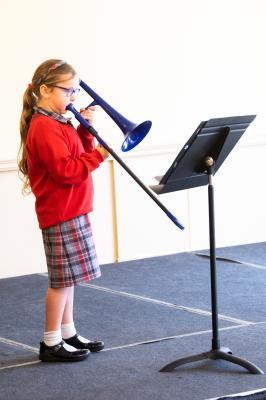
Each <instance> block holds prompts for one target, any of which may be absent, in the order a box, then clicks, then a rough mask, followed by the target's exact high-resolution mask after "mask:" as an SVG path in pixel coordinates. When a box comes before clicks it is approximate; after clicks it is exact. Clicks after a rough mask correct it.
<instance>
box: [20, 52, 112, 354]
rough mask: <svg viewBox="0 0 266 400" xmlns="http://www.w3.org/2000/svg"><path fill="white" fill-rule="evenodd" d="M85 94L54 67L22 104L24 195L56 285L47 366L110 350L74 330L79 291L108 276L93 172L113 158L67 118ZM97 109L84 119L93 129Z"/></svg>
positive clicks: (41, 74)
mask: <svg viewBox="0 0 266 400" xmlns="http://www.w3.org/2000/svg"><path fill="white" fill-rule="evenodd" d="M78 86H79V78H78V76H77V73H76V72H75V70H74V69H73V68H72V67H71V65H69V64H67V63H66V62H65V61H62V60H57V59H52V60H47V61H45V62H43V63H42V64H41V65H40V66H39V67H38V68H37V70H36V71H35V73H34V75H33V78H32V82H31V83H30V84H29V85H28V87H27V89H26V91H25V93H24V97H23V111H22V115H21V120H20V133H21V145H20V153H19V154H20V159H19V170H20V171H21V172H22V174H23V176H24V187H23V191H24V192H27V191H29V189H30V188H31V190H32V192H33V194H34V195H35V198H36V203H35V209H36V213H37V217H38V221H39V226H40V228H41V230H42V236H43V243H44V250H45V255H46V260H47V267H48V277H49V287H48V289H47V294H46V302H45V310H46V312H45V332H44V338H43V341H42V342H41V343H40V353H39V359H40V360H42V361H79V360H83V359H85V358H86V357H87V356H88V354H89V352H90V351H91V352H96V351H100V350H102V349H103V347H104V344H103V342H101V341H96V340H94V341H91V340H88V339H85V338H84V337H82V336H80V335H78V334H77V332H76V329H75V325H74V322H73V299H74V285H76V284H77V283H78V282H81V281H89V280H90V279H94V278H97V277H99V276H100V275H101V271H100V267H99V265H98V262H97V257H96V253H95V248H94V242H93V237H92V232H91V225H90V221H89V217H88V213H89V212H90V211H92V202H93V183H92V177H91V172H92V171H93V170H95V169H96V168H97V167H99V165H100V163H101V162H103V161H104V160H105V159H106V158H107V157H108V152H107V151H106V150H105V149H104V148H103V147H102V146H101V145H99V144H98V146H97V147H96V148H95V146H94V138H93V137H92V136H91V135H90V134H89V133H88V131H87V130H86V129H85V128H83V127H82V126H79V127H78V128H77V130H76V129H75V128H74V127H73V126H72V124H71V122H70V120H69V119H67V118H65V117H64V116H63V115H62V114H64V113H66V106H67V105H68V104H69V103H72V102H74V101H75V98H76V95H77V94H78V92H79V90H80V89H79V88H78ZM94 109H95V108H94V107H90V108H89V109H88V110H83V111H81V113H82V115H83V117H84V118H86V119H87V120H88V121H89V122H90V123H92V120H93V114H94Z"/></svg>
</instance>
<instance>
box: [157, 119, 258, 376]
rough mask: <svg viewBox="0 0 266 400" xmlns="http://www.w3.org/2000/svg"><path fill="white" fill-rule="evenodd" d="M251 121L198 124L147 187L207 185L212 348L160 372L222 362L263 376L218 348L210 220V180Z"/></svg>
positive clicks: (175, 188)
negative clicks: (168, 165)
mask: <svg viewBox="0 0 266 400" xmlns="http://www.w3.org/2000/svg"><path fill="white" fill-rule="evenodd" d="M255 117H256V115H244V116H237V117H228V118H215V119H210V120H209V121H203V122H201V123H200V124H199V126H198V128H197V129H196V131H195V132H194V133H193V135H192V136H191V137H190V139H189V140H188V141H187V143H186V144H185V146H184V147H183V148H182V149H181V151H180V152H179V154H178V155H177V157H176V159H175V160H174V162H173V163H172V165H171V166H170V168H169V169H168V170H167V171H166V173H165V174H164V175H163V176H160V177H157V178H156V179H157V180H158V181H159V184H158V185H151V186H150V188H151V189H152V190H153V191H154V192H155V193H157V194H163V193H169V192H175V191H178V190H184V189H190V188H194V187H199V186H204V185H208V209H209V242H210V279H211V307H212V348H211V350H209V351H207V352H204V353H200V354H195V355H191V356H188V357H184V358H180V359H177V360H175V361H173V362H171V363H169V364H167V365H165V366H164V367H163V368H162V369H161V370H160V371H161V372H170V371H172V370H173V369H175V368H176V367H178V366H180V365H182V364H187V363H191V362H194V361H199V360H204V359H223V360H226V361H229V362H232V363H234V364H238V365H240V366H242V367H244V368H246V369H247V370H248V371H249V372H251V373H253V374H263V371H262V370H261V369H260V368H258V367H257V366H256V365H254V364H252V363H251V362H249V361H247V360H245V359H243V358H240V357H236V356H234V355H232V352H231V350H230V349H228V348H225V347H220V340H219V329H218V308H217V278H216V246H215V220H214V186H213V176H214V174H215V173H216V172H217V171H218V169H219V168H220V166H221V165H222V163H223V162H224V160H225V159H226V157H227V156H228V155H229V153H230V152H231V151H232V149H233V148H234V146H235V145H236V143H237V142H238V140H239V139H240V138H241V136H242V135H243V133H244V132H245V130H246V129H247V128H248V126H249V125H250V123H251V122H252V121H253V120H254V119H255Z"/></svg>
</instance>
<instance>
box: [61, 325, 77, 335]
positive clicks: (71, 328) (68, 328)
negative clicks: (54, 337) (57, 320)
mask: <svg viewBox="0 0 266 400" xmlns="http://www.w3.org/2000/svg"><path fill="white" fill-rule="evenodd" d="M61 332H62V338H63V339H69V338H71V337H72V336H74V335H75V334H76V333H77V331H76V328H75V324H74V322H69V323H68V324H62V325H61Z"/></svg>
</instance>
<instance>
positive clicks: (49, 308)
mask: <svg viewBox="0 0 266 400" xmlns="http://www.w3.org/2000/svg"><path fill="white" fill-rule="evenodd" d="M69 289H70V288H68V287H66V288H60V289H54V288H48V289H47V293H46V301H45V307H46V312H45V331H46V332H51V331H57V330H59V329H61V323H62V318H63V314H64V310H65V307H66V303H67V299H68V294H69Z"/></svg>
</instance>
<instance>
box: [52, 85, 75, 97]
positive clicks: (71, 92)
mask: <svg viewBox="0 0 266 400" xmlns="http://www.w3.org/2000/svg"><path fill="white" fill-rule="evenodd" d="M51 86H53V87H56V88H58V89H61V90H63V91H64V92H65V94H66V96H67V97H71V96H73V95H74V96H76V95H77V94H79V92H80V88H77V89H74V88H65V87H63V86H58V85H51Z"/></svg>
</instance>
